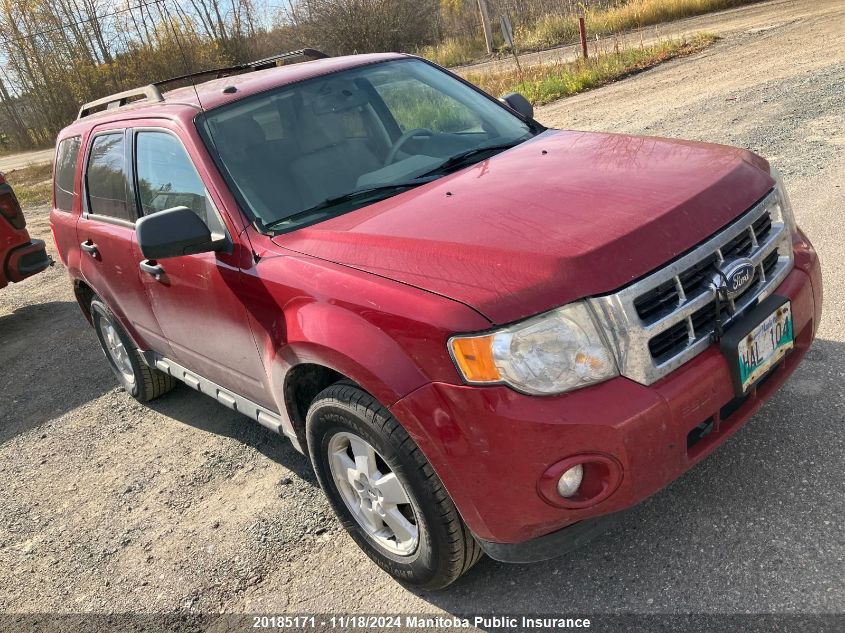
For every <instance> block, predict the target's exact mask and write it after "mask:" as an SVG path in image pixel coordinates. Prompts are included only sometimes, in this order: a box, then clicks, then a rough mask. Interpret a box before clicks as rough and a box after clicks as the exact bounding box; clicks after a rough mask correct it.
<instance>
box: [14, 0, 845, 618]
mask: <svg viewBox="0 0 845 633" xmlns="http://www.w3.org/2000/svg"><path fill="white" fill-rule="evenodd" d="M843 24H845V5H843V3H842V2H841V1H838V0H820V1H818V2H812V3H809V2H800V3H799V2H772V3H766V4H763V5H755V6H754V7H753V14H752V17H750V18H749V19H748V21H747V23H745V24H744V25H743V27H742V28H739V29H736V30H733V31H731V32H725V33H723V35H724V39H723V40H722V41H720V42H719V43H717V44H716V45H715V46H713V47H711V48H710V49H708V50H707V51H706V52H704V53H702V54H699V55H696V56H693V57H690V58H685V59H681V60H676V61H673V62H670V63H667V64H665V65H662V66H660V67H658V68H656V69H654V70H652V71H649V72H646V73H643V74H640V75H637V76H636V77H632V78H630V79H627V80H625V81H622V82H619V83H617V84H613V85H611V86H608V87H606V88H602V89H600V90H596V91H593V92H589V93H585V94H583V95H579V96H577V97H574V98H571V99H567V100H564V101H561V102H558V103H555V104H552V105H550V106H548V107H544V108H540V109H539V110H538V113H537V116H538V118H539V119H540V120H541V121H542V122H544V123H546V124H548V125H554V126H559V127H566V128H577V129H594V130H613V131H618V132H626V133H638V134H653V135H663V136H673V137H686V138H694V139H700V140H706V141H713V142H720V143H728V144H732V145H739V146H744V147H749V148H751V149H753V150H755V151H758V152H760V153H762V154H764V155H766V156H768V157H769V158H770V159H771V160H772V161H773V162H774V163H775V164H777V165H778V166H780V167H782V171H783V172H784V174H785V178H786V181H787V185H788V187H789V189H790V192H791V194H792V198H793V203H794V205H795V208H796V212H797V215H798V219H799V222H800V223H801V224H802V226H803V227H804V228H805V230H806V231H807V233H808V234H809V235H810V237H811V239H812V240H813V241H814V242H815V245H816V246H817V248H818V250H819V253H820V255H821V257H822V261H823V270H824V275H825V282H826V287H825V315H824V319H823V322H822V324H821V327H820V330H819V340H818V341H817V344H816V345H815V347H814V349H813V350H811V352H810V353H809V355H808V358H807V361H806V362H805V363H804V365H803V366H802V367H801V368H800V369H799V370H798V372H797V374H796V375H795V376H794V377H793V378H792V379H791V380H790V382H789V383H788V384H787V385H786V387H785V388H784V389H783V390H782V392H781V393H779V394H778V395H777V396H776V397H774V399H773V400H772V401H771V402H770V403H768V404H767V406H766V407H764V408H763V410H762V411H761V412H760V413H759V414H758V415H757V416H755V418H754V419H753V420H751V421H750V422H749V423H748V424H747V425H746V426H745V427H744V429H743V430H742V431H741V432H739V433H738V434H737V435H736V436H735V437H734V438H733V439H732V440H731V441H730V442H729V443H728V444H727V445H725V446H724V447H722V448H721V449H720V450H719V451H718V452H717V453H716V454H715V455H713V456H712V457H711V458H709V459H708V460H706V461H705V462H704V463H702V464H701V465H700V466H698V467H697V468H695V469H693V470H692V471H691V472H689V473H688V474H686V475H685V476H684V477H682V478H681V479H680V480H678V481H676V482H675V483H674V484H672V485H671V486H669V487H668V488H667V489H666V490H664V491H662V492H660V493H659V494H657V495H655V496H654V497H652V498H651V499H649V500H648V501H647V502H646V503H644V504H642V505H641V506H639V507H637V508H636V509H635V510H633V511H632V512H630V513H629V514H628V515H627V516H626V517H625V519H624V520H623V521H622V522H621V523H620V524H619V525H618V526H617V527H616V528H615V529H613V530H612V531H611V532H609V533H608V534H607V535H605V536H604V537H603V538H601V539H600V540H598V541H597V542H595V543H594V544H592V545H590V546H588V547H587V548H585V549H583V550H581V551H578V552H575V553H572V554H569V555H567V556H565V557H563V558H561V559H558V560H555V561H550V562H547V563H540V564H535V565H524V566H507V565H501V564H498V563H495V562H493V561H490V560H482V561H481V563H479V564H478V565H477V566H476V567H475V568H474V569H473V570H472V571H471V572H470V573H469V574H468V575H467V576H466V577H464V578H463V579H462V580H461V581H459V582H458V583H457V584H456V585H454V586H453V587H452V588H451V589H450V590H448V591H445V592H441V593H438V594H427V593H415V592H411V591H408V590H406V589H404V588H402V587H401V586H399V585H398V584H396V583H394V582H393V581H392V580H391V579H389V578H388V577H387V576H386V575H385V574H384V573H382V572H381V571H380V570H379V569H378V568H377V567H376V566H375V565H373V564H372V563H370V561H369V560H368V559H367V558H366V557H365V556H364V555H363V554H362V553H361V552H360V551H359V550H358V549H357V547H356V546H355V545H354V543H353V542H352V541H351V539H349V538H347V537H346V536H345V534H344V533H343V532H342V530H341V529H340V528H339V526H338V525H337V523H336V522H335V520H334V519H333V518H332V516H331V513H330V510H329V507H328V504H327V503H326V502H325V501H324V499H323V497H322V494H321V493H320V491H319V489H318V488H317V487H316V483H315V480H314V477H313V475H312V474H311V473H310V471H309V467H308V464H307V462H306V460H305V458H303V457H302V456H300V455H299V454H298V453H296V452H295V451H294V450H293V449H292V448H290V447H289V446H288V445H287V444H286V443H285V442H284V441H282V440H280V439H279V438H277V437H276V436H274V435H272V434H271V433H269V432H267V431H265V430H264V429H262V428H260V427H258V426H257V425H254V424H252V423H251V422H249V421H248V420H246V419H245V418H243V417H240V416H238V415H237V414H235V413H233V412H231V411H229V410H227V409H225V408H223V407H221V406H219V405H217V404H216V403H214V402H212V401H211V400H210V399H207V398H205V397H203V396H201V395H199V394H197V393H194V392H192V391H191V390H189V389H187V388H185V387H180V388H178V389H176V390H175V391H174V392H172V393H170V394H168V395H167V396H165V397H164V398H162V399H161V400H159V401H156V402H154V403H152V405H151V406H149V407H147V406H141V405H139V404H137V403H135V402H134V401H133V400H131V399H130V398H129V397H128V396H127V395H126V394H125V393H123V392H122V391H119V390H118V389H117V388H116V387H115V383H114V380H113V378H112V376H111V375H110V373H109V371H108V369H107V367H106V364H105V361H104V360H103V358H102V356H101V354H100V352H99V350H98V347H97V343H96V340H95V337H94V334H93V332H92V331H91V330H90V328H89V327H88V326H87V324H86V323H85V322H84V320H83V318H82V316H81V314H80V312H79V309H78V307H77V306H76V304H75V302H74V299H73V296H72V293H71V291H70V288H69V284H68V282H67V278H66V276H65V272H64V270H63V269H62V267H61V265H60V264H57V265H56V266H55V267H54V268H52V269H51V270H49V271H48V272H47V273H45V274H43V275H40V276H38V277H35V278H33V279H29V280H27V281H26V282H24V283H22V284H17V285H13V286H10V287H8V288H6V289H4V290H2V291H0V367H2V368H3V371H4V373H5V376H6V378H5V379H4V380H3V381H0V575H2V577H3V582H2V583H0V612H17V613H21V612H42V613H43V612H100V613H104V612H127V611H130V612H158V613H170V614H179V613H185V614H189V613H196V612H230V613H238V612H244V611H254V612H273V613H283V612H289V613H290V612H341V613H350V612H352V613H356V612H361V613H367V612H385V611H387V612H392V611H403V612H427V613H466V612H481V613H495V612H502V611H507V612H526V613H530V612H535V613H538V612H539V613H542V612H550V611H559V610H565V611H567V612H569V613H573V614H579V613H580V614H584V613H601V612H637V613H687V612H723V613H725V612H727V613H745V612H750V613H765V612H793V613H824V612H827V613H831V612H843V611H845V582H843V580H845V578H844V577H843V576H844V575H845V574H843V570H844V569H845V563H843V557H845V529H843V528H845V476H843V472H842V464H843V463H845V439H843V437H845V436H843V434H842V428H843V422H845V397H843V392H842V384H843V376H845V370H842V369H841V368H842V367H845V323H843V319H845V317H843V314H845V310H843V308H845V306H843V305H842V303H843V297H845V270H843V267H845V247H843V241H842V237H841V236H842V232H843V229H842V224H843V220H842V217H843V211H845V108H843V86H845V29H844V28H842V25H843ZM695 30H700V29H699V28H698V27H695ZM0 168H2V162H0ZM28 217H29V220H30V228H31V231H32V233H33V235H34V236H35V237H40V238H42V239H45V240H47V242H48V244H50V245H51V248H52V240H51V238H50V231H49V225H48V222H47V215H46V210H45V209H29V210H28ZM53 256H54V257H55V256H56V254H55V252H53Z"/></svg>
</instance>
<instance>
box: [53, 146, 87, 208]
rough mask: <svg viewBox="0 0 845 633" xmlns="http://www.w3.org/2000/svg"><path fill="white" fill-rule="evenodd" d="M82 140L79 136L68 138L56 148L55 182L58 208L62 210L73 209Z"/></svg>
mask: <svg viewBox="0 0 845 633" xmlns="http://www.w3.org/2000/svg"><path fill="white" fill-rule="evenodd" d="M81 143H82V140H81V139H80V138H79V137H78V136H74V137H73V138H67V139H65V140H63V141H62V142H61V143H59V147H58V149H57V150H56V178H55V182H54V187H55V196H56V208H57V209H59V210H60V211H67V212H68V213H70V212H71V211H73V194H74V193H75V192H74V187H73V185H74V181H75V180H76V165H77V162H78V161H79V146H80V145H81Z"/></svg>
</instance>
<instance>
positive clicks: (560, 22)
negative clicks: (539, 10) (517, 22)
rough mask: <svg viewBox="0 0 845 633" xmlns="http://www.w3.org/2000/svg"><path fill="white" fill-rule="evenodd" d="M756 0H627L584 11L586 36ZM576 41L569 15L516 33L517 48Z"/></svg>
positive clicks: (549, 18)
mask: <svg viewBox="0 0 845 633" xmlns="http://www.w3.org/2000/svg"><path fill="white" fill-rule="evenodd" d="M759 1H760V0H630V1H629V2H627V3H625V4H623V5H621V6H618V7H612V8H609V9H605V10H592V9H589V8H588V9H587V10H586V16H585V17H586V21H587V31H588V32H589V34H590V35H593V36H594V35H610V34H613V33H621V32H623V31H628V30H631V29H635V28H639V27H643V26H651V25H653V24H660V23H661V22H671V21H673V20H679V19H681V18H686V17H690V16H694V15H701V14H703V13H710V12H711V11H719V10H722V9H729V8H731V7H737V6H740V5H743V4H752V3H754V2H759ZM577 40H578V21H577V20H576V19H575V18H574V17H573V16H571V15H548V16H546V17H545V18H543V19H541V20H540V21H539V22H537V24H535V25H534V26H533V27H531V28H527V29H523V30H521V31H519V32H518V33H517V42H518V44H519V45H520V47H521V48H525V49H531V50H542V49H545V48H549V47H551V46H558V45H560V44H568V43H571V42H575V41H577Z"/></svg>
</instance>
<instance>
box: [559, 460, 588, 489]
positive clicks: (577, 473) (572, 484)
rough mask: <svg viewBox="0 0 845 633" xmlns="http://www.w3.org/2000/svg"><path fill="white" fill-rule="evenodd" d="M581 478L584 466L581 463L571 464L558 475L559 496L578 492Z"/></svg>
mask: <svg viewBox="0 0 845 633" xmlns="http://www.w3.org/2000/svg"><path fill="white" fill-rule="evenodd" d="M583 478H584V467H583V466H582V465H581V464H577V465H575V466H573V467H572V468H570V469H569V470H567V471H566V472H565V473H563V474H562V475H561V476H560V480H559V481H558V482H557V493H558V494H559V495H560V496H561V497H571V496H572V495H574V494H575V493H576V492H578V488H579V487H580V486H581V480H582V479H583Z"/></svg>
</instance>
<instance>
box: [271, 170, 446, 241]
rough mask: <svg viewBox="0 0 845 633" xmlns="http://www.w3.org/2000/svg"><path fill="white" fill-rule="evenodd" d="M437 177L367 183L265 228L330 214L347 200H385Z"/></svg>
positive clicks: (281, 226) (293, 223)
mask: <svg viewBox="0 0 845 633" xmlns="http://www.w3.org/2000/svg"><path fill="white" fill-rule="evenodd" d="M436 179H437V178H436V176H428V175H424V176H420V177H419V178H414V179H412V180H404V181H402V182H386V183H380V184H375V185H367V186H366V187H361V188H360V189H355V190H354V191H350V192H348V193H344V194H342V195H340V196H333V197H331V198H326V199H325V200H323V201H322V202H320V203H318V204H316V205H314V206H313V207H309V208H308V209H305V210H304V211H299V212H297V213H294V214H293V215H289V216H287V217H286V218H281V219H280V220H275V221H274V222H270V223H269V224H265V225H264V228H267V229H280V228H283V227H286V226H289V225H295V224H297V223H298V222H299V221H300V220H302V219H304V218H307V217H309V216H312V215H320V214H322V215H328V212H329V210H331V209H335V208H336V207H338V206H339V205H342V204H344V203H346V202H356V201H358V200H365V199H368V198H377V199H382V200H383V199H384V198H389V197H390V196H392V195H394V194H395V193H399V190H401V189H410V188H412V187H419V186H420V185H424V184H425V183H427V182H431V181H432V180H436ZM351 210H352V209H351V208H349V209H343V212H346V211H351Z"/></svg>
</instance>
